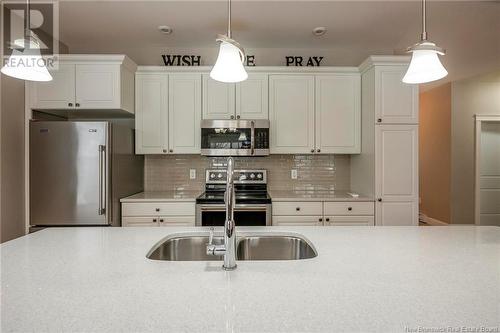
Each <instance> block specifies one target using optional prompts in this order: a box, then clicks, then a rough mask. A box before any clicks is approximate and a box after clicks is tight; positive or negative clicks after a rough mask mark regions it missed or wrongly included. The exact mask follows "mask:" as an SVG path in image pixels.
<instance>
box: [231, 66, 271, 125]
mask: <svg viewBox="0 0 500 333" xmlns="http://www.w3.org/2000/svg"><path fill="white" fill-rule="evenodd" d="M268 90H269V87H268V75H267V74H256V73H249V74H248V79H246V80H245V81H243V82H240V83H237V84H236V118H238V119H268V118H269V112H268V105H269V100H268V93H269V92H268Z"/></svg>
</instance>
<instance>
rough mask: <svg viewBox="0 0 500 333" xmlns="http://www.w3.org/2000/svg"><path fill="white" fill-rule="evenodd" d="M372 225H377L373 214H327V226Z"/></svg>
mask: <svg viewBox="0 0 500 333" xmlns="http://www.w3.org/2000/svg"><path fill="white" fill-rule="evenodd" d="M356 225H359V226H371V225H375V219H374V218H373V216H326V217H325V226H356Z"/></svg>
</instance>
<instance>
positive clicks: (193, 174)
mask: <svg viewBox="0 0 500 333" xmlns="http://www.w3.org/2000/svg"><path fill="white" fill-rule="evenodd" d="M189 179H196V169H189Z"/></svg>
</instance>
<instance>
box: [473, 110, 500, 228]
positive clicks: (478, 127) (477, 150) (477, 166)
mask: <svg viewBox="0 0 500 333" xmlns="http://www.w3.org/2000/svg"><path fill="white" fill-rule="evenodd" d="M474 119H475V120H474V122H475V126H474V131H475V142H474V224H475V225H480V222H481V221H480V217H481V210H480V209H479V207H480V205H481V202H480V200H481V199H480V198H481V196H480V192H481V189H480V185H479V184H480V177H481V172H480V170H481V133H482V124H483V122H500V114H491V115H486V114H475V115H474Z"/></svg>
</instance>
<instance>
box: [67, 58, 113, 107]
mask: <svg viewBox="0 0 500 333" xmlns="http://www.w3.org/2000/svg"><path fill="white" fill-rule="evenodd" d="M75 73H76V74H75V75H76V76H75V77H76V81H75V82H76V106H77V108H80V109H119V108H120V66H119V65H76V72H75Z"/></svg>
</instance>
